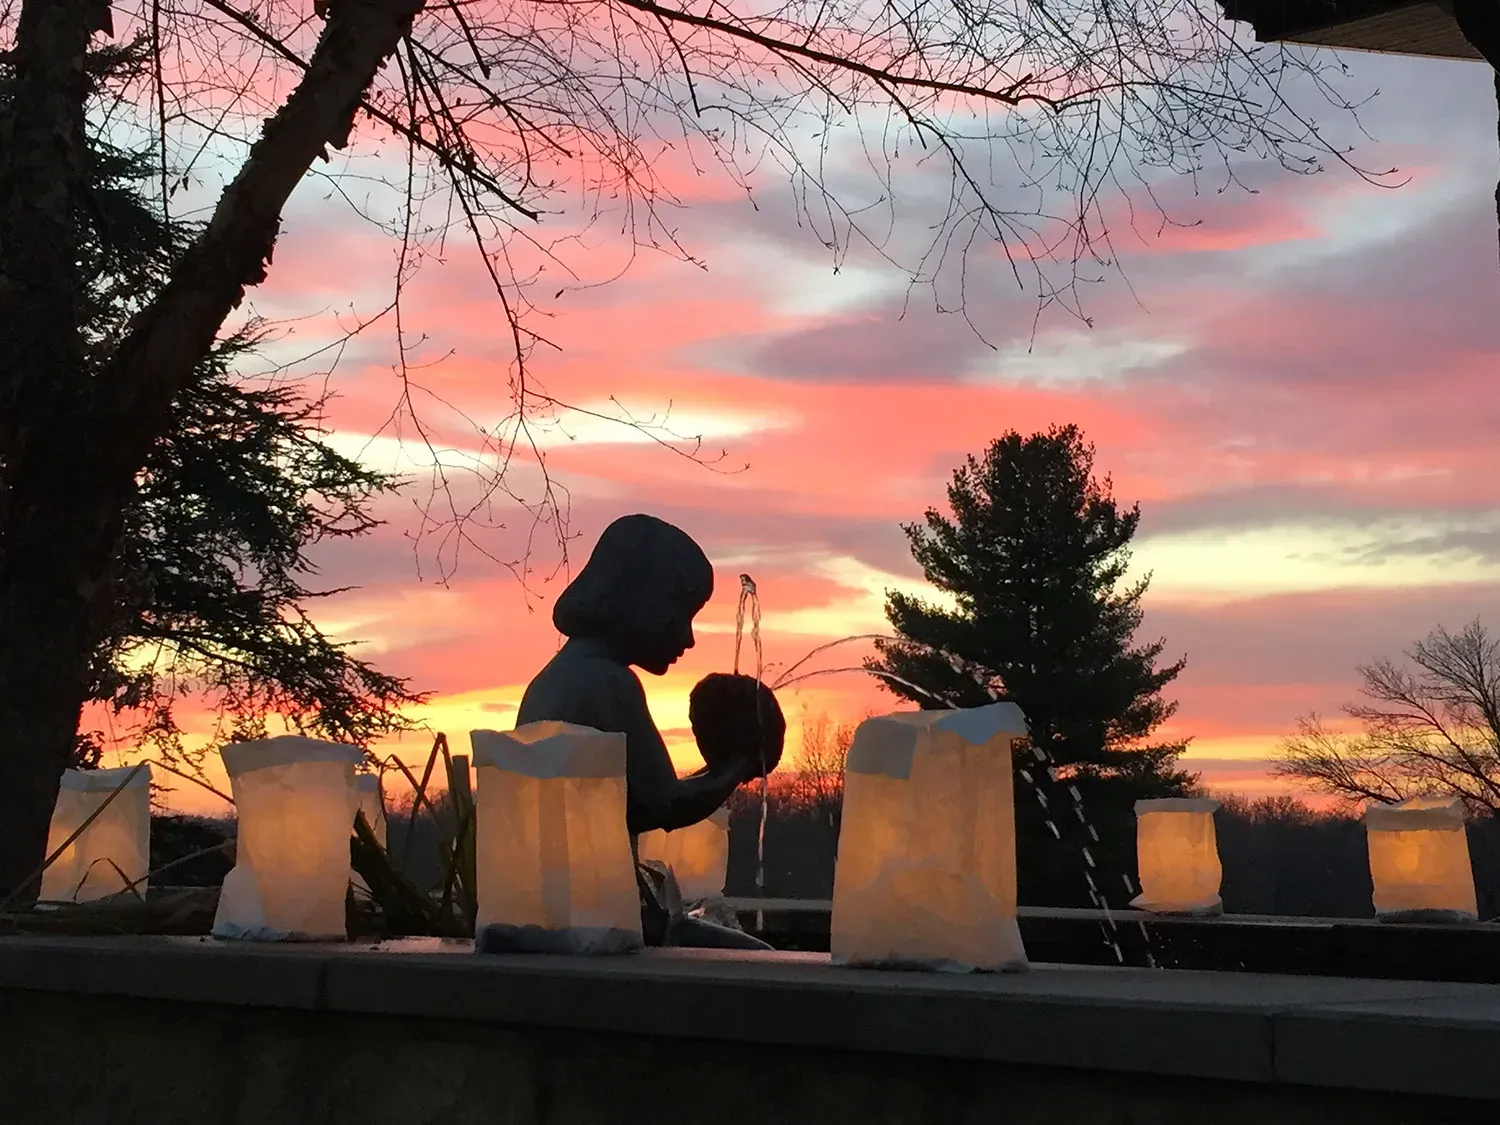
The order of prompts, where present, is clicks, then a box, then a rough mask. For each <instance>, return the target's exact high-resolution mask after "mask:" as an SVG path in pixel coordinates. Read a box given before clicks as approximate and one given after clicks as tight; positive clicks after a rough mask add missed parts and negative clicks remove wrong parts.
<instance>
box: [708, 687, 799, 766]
mask: <svg viewBox="0 0 1500 1125" xmlns="http://www.w3.org/2000/svg"><path fill="white" fill-rule="evenodd" d="M688 721H689V722H690V723H691V724H692V727H693V737H694V738H696V739H697V740H698V750H699V752H700V753H702V755H703V760H704V761H705V762H706V763H708V766H709V768H710V769H719V768H722V767H724V766H727V765H729V764H731V763H732V762H735V761H743V762H748V763H749V765H748V766H747V772H748V774H749V776H750V777H751V778H756V777H760V776H762V774H768V773H770V772H771V771H772V770H774V769H775V768H776V766H777V763H779V762H780V761H781V752H782V749H783V748H784V747H785V745H786V718H785V717H784V716H783V715H782V713H781V705H780V704H779V703H777V702H776V696H775V694H773V693H772V691H771V689H770V688H768V687H766V685H765V684H763V683H761V682H760V681H759V680H757V679H756V678H755V677H754V676H742V675H738V674H731V673H726V672H715V673H713V674H711V675H708V676H705V677H704V678H703V679H702V680H700V681H698V684H697V686H695V687H694V688H693V691H692V694H691V695H690V696H689V697H688Z"/></svg>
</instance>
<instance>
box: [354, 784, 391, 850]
mask: <svg viewBox="0 0 1500 1125" xmlns="http://www.w3.org/2000/svg"><path fill="white" fill-rule="evenodd" d="M354 784H355V789H356V792H357V793H358V795H359V807H358V810H357V811H359V812H362V813H364V814H365V820H366V821H368V822H369V825H370V831H372V832H374V833H375V839H376V841H377V842H378V843H379V844H380V846H381V847H382V848H383V847H385V831H386V828H385V801H384V800H382V798H381V792H380V778H379V777H378V776H377V775H375V774H373V773H362V774H358V775H356V776H355V778H354Z"/></svg>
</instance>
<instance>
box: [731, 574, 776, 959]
mask: <svg viewBox="0 0 1500 1125" xmlns="http://www.w3.org/2000/svg"><path fill="white" fill-rule="evenodd" d="M746 608H748V609H749V610H750V643H751V645H752V646H753V647H754V649H755V683H756V685H757V687H759V685H760V684H761V682H762V681H761V677H762V675H763V674H764V672H765V652H764V650H763V649H762V648H761V643H760V595H759V594H758V593H757V592H756V589H755V579H753V578H751V577H750V576H749V575H748V574H742V575H740V600H739V605H738V607H737V608H736V609H735V611H734V672H735V675H739V671H740V645H741V643H742V641H743V640H744V635H745V610H746ZM760 708H761V703H760V692H759V691H757V692H756V693H755V746H756V751H757V752H758V753H759V754H760V825H759V827H758V828H757V830H756V834H755V897H756V898H758V899H759V898H764V897H765V891H766V819H767V816H768V814H769V810H770V805H771V802H770V782H769V780H768V779H767V777H766V775H767V774H768V773H769V772H770V771H769V770H767V769H766V740H765V717H764V716H763V715H762V714H761V709H760ZM765 928H766V916H765V912H764V911H760V910H757V911H756V912H755V931H756V933H764V932H765Z"/></svg>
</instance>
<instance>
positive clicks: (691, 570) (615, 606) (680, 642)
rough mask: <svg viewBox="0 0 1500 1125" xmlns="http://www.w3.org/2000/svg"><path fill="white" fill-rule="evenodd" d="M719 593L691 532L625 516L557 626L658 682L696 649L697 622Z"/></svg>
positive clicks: (570, 595)
mask: <svg viewBox="0 0 1500 1125" xmlns="http://www.w3.org/2000/svg"><path fill="white" fill-rule="evenodd" d="M713 590H714V572H713V567H712V566H711V565H710V564H709V561H708V559H707V557H706V556H705V555H704V554H703V551H702V549H701V548H700V547H699V546H698V544H696V543H694V542H693V540H692V539H691V538H690V537H689V536H688V535H687V533H686V532H684V531H683V530H682V529H681V528H677V527H673V526H672V525H671V524H669V523H666V522H665V521H663V520H659V519H657V518H655V517H654V516H646V515H633V516H621V517H620V518H619V519H617V520H615V522H614V523H612V524H610V525H609V526H608V527H607V528H605V529H604V533H603V534H602V535H601V536H600V537H599V542H598V543H596V544H595V546H594V551H593V553H592V554H591V555H590V556H589V561H588V563H587V564H586V565H585V566H584V568H583V570H582V571H580V572H579V574H578V577H576V578H575V579H573V581H572V582H571V583H569V584H568V588H567V589H566V590H564V591H563V593H562V596H561V597H559V598H558V600H557V604H556V605H555V606H554V607H553V610H552V620H553V623H554V624H555V625H556V626H557V628H558V631H559V632H561V633H562V634H563V635H564V636H568V637H593V638H598V639H600V640H603V641H605V642H606V643H607V644H608V645H609V648H610V651H611V652H612V653H613V654H614V656H615V658H616V659H618V660H621V661H623V662H624V663H626V664H634V665H635V666H636V667H638V668H640V669H642V670H643V671H646V672H650V673H651V674H652V675H656V676H660V675H662V674H663V673H665V672H666V671H667V669H668V668H670V667H671V666H672V665H673V664H675V663H676V662H677V661H678V660H679V659H681V658H682V655H683V653H685V652H687V650H688V649H690V648H692V647H693V618H694V617H695V616H697V614H698V611H699V610H701V609H702V608H703V607H704V606H705V605H707V604H708V599H709V598H710V597H711V596H712V595H713Z"/></svg>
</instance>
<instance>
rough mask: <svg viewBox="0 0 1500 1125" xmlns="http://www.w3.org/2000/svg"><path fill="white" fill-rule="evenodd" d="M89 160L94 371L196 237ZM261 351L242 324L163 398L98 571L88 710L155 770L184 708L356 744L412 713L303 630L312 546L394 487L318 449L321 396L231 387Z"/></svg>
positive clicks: (96, 63)
mask: <svg viewBox="0 0 1500 1125" xmlns="http://www.w3.org/2000/svg"><path fill="white" fill-rule="evenodd" d="M91 65H92V66H93V67H94V68H95V70H96V71H97V72H98V73H97V75H96V80H97V81H98V82H100V83H101V84H105V85H107V84H108V83H110V82H114V81H122V80H125V79H128V78H129V77H131V76H132V75H133V74H134V73H137V72H138V69H139V67H140V66H141V65H142V57H141V55H140V54H139V53H138V52H137V53H132V51H131V50H130V49H125V50H117V51H112V52H109V53H107V54H106V53H98V54H96V55H95V56H93V57H92V63H91ZM90 161H91V163H90V189H91V198H90V213H91V216H92V219H93V221H92V222H91V223H90V224H88V226H87V235H86V237H85V240H84V242H85V245H84V251H85V254H86V256H87V258H88V265H89V273H90V277H91V279H92V280H91V283H90V285H89V287H88V289H87V291H86V306H85V309H84V317H83V320H84V324H85V333H84V336H85V340H86V344H87V349H88V355H87V362H88V363H90V364H91V365H92V366H93V367H95V368H100V367H102V364H103V363H104V362H105V360H106V359H107V357H108V356H109V355H110V354H111V353H112V351H113V349H114V348H115V347H116V346H117V344H118V342H119V340H120V339H121V338H122V336H123V335H124V333H125V331H126V326H127V324H128V322H129V320H130V318H131V317H132V316H133V315H134V314H135V313H137V312H138V311H139V310H140V309H141V308H142V307H144V305H145V304H147V303H148V302H149V301H150V300H151V299H152V297H153V296H154V295H155V294H156V293H157V292H159V290H160V289H161V287H162V286H163V285H164V284H165V282H166V278H167V276H168V273H169V271H170V269H171V267H172V265H173V264H174V263H175V262H176V260H177V259H178V257H179V256H180V255H181V254H182V252H183V250H184V249H185V248H186V246H187V245H188V242H189V241H190V239H191V238H192V237H193V236H194V235H195V234H196V233H197V226H196V225H195V224H192V223H187V222H183V221H179V220H171V221H168V220H166V219H164V218H163V217H162V215H161V213H160V212H159V211H158V210H155V209H153V207H152V206H151V205H150V204H149V203H148V202H147V201H146V199H145V198H144V196H143V194H142V189H143V186H144V185H145V184H146V183H147V182H148V181H149V180H150V178H151V177H152V176H154V175H155V174H156V173H157V169H156V167H155V165H154V164H153V163H152V162H151V160H150V159H149V158H147V157H146V156H142V155H140V154H137V153H134V152H130V151H126V150H124V149H121V148H119V147H116V146H115V145H113V144H111V143H110V142H109V140H108V139H107V138H106V137H104V136H100V135H96V136H94V137H92V138H91V139H90ZM262 337H263V329H262V328H261V327H259V326H257V325H255V324H251V325H249V326H247V327H245V328H243V329H241V330H240V331H238V332H236V333H234V334H232V335H230V336H228V337H227V338H225V339H222V340H220V341H219V342H218V343H217V344H216V345H215V346H214V348H213V349H212V350H211V351H210V353H209V354H208V356H207V357H206V358H205V359H204V360H203V362H202V363H200V364H199V366H198V368H197V371H196V373H195V377H194V379H193V381H192V382H191V383H190V384H189V386H188V387H187V388H186V389H185V390H183V391H182V392H181V393H180V394H179V395H178V396H177V398H176V400H175V401H174V403H173V406H172V410H171V418H170V423H169V425H168V426H167V428H166V430H165V432H164V433H163V435H162V436H161V437H160V438H159V439H158V440H157V442H156V443H155V445H154V447H153V449H152V452H151V456H150V459H149V462H148V464H147V465H146V467H145V469H144V471H143V472H141V473H140V474H139V475H138V477H137V482H136V483H137V487H136V492H135V495H134V497H133V498H132V500H131V502H130V503H129V505H128V506H127V509H126V513H125V521H124V525H125V530H124V536H123V540H122V543H121V545H120V547H119V549H118V551H117V552H116V556H115V560H114V564H113V567H112V574H111V595H112V596H111V598H110V599H109V605H110V611H109V613H108V615H107V617H106V618H105V619H104V620H102V621H101V622H100V625H99V641H98V644H97V647H96V649H95V652H94V657H93V661H92V670H91V677H90V679H91V687H90V698H91V699H92V700H94V701H97V702H104V703H106V704H108V705H109V706H110V707H111V708H112V710H113V712H114V713H115V714H117V715H123V716H125V717H126V718H127V719H128V720H130V721H132V722H133V723H134V724H135V725H136V733H137V734H138V736H139V737H140V738H141V739H142V740H143V741H146V742H148V743H151V744H153V745H154V746H155V748H157V749H158V750H160V751H163V752H165V753H166V754H167V755H168V756H174V755H180V754H181V747H180V743H179V741H178V734H179V731H178V726H177V723H176V720H175V717H174V713H173V712H174V704H175V703H176V702H177V701H178V700H179V699H181V698H182V697H183V696H184V695H188V694H196V695H199V696H200V697H202V696H206V697H208V698H209V700H210V701H211V702H212V704H213V705H214V706H215V707H216V708H217V709H218V710H219V711H220V712H221V713H223V714H224V715H226V716H227V717H229V718H230V719H231V721H232V723H233V725H234V726H235V727H236V728H237V730H239V731H241V732H243V733H250V734H254V733H257V732H258V731H259V730H260V729H261V726H262V724H263V721H264V719H265V717H266V716H267V715H269V714H280V715H282V716H283V717H285V718H286V719H288V720H289V721H291V722H292V724H293V725H295V726H297V727H298V728H301V729H307V730H311V731H316V732H319V733H322V734H324V735H327V736H328V737H332V738H335V739H339V740H345V741H352V742H360V743H362V742H365V741H368V740H369V739H370V738H371V737H373V736H375V735H378V734H380V733H382V732H384V731H389V730H392V729H396V728H399V727H401V726H402V725H403V722H402V718H401V708H402V706H403V705H405V704H407V703H410V702H414V701H415V700H417V699H418V698H419V696H417V695H416V694H414V693H413V692H411V691H410V690H409V688H408V686H407V682H406V681H405V680H402V679H400V678H398V677H394V676H390V675H387V674H385V673H383V672H381V671H379V670H378V669H377V668H375V667H374V666H373V665H371V664H370V663H368V662H366V661H363V660H359V659H357V658H355V657H354V656H353V655H352V653H351V652H350V650H349V648H348V647H347V646H346V645H344V644H341V643H338V642H335V641H333V640H331V639H330V638H328V637H327V636H326V635H325V634H324V633H323V632H322V631H321V630H320V629H319V628H318V627H317V626H316V625H315V624H313V622H312V621H311V620H310V619H309V617H308V615H307V611H306V607H307V604H308V603H309V602H310V601H312V600H314V599H317V598H320V597H324V596H326V595H328V594H330V593H334V592H337V591H333V590H320V589H316V588H315V587H314V586H313V585H312V584H311V579H312V578H313V577H314V575H315V568H314V566H313V564H312V562H311V560H310V559H309V557H308V551H309V549H310V548H312V547H313V546H314V545H315V544H317V543H319V542H321V541H324V540H327V539H332V538H341V537H352V536H359V535H362V534H365V533H366V532H368V531H370V530H371V529H372V528H374V527H375V526H376V525H377V521H376V520H375V519H374V517H373V516H372V515H371V512H370V508H371V505H372V503H373V501H374V500H375V499H376V498H377V497H378V496H380V495H381V494H382V493H385V492H388V491H390V490H392V489H394V488H395V487H396V486H397V484H398V482H397V480H396V479H395V478H392V477H390V476H387V475H385V474H382V473H378V472H374V471H372V470H370V469H367V468H366V467H364V466H363V465H361V464H360V463H358V462H357V461H354V460H352V459H350V458H347V457H345V456H343V455H342V454H340V453H338V452H337V451H336V450H335V449H333V448H332V447H331V446H330V445H329V444H328V443H327V441H326V435H325V433H324V432H323V431H322V429H321V428H320V424H319V422H320V418H321V415H322V411H323V407H324V400H323V399H322V398H309V397H306V396H305V395H304V394H303V393H302V391H301V389H300V388H299V387H298V386H297V385H296V384H292V383H286V382H277V381H275V380H273V379H266V380H259V381H252V380H249V379H246V378H243V377H241V376H240V375H239V374H237V367H238V366H241V365H242V364H243V361H244V360H245V359H246V358H247V357H248V356H249V354H250V353H252V352H253V350H254V349H255V347H256V345H257V344H258V343H259V342H260V341H261V340H262ZM103 741H104V735H103V734H102V732H99V731H85V732H82V733H81V734H80V740H79V749H78V754H77V757H78V758H79V759H80V760H82V761H83V762H85V763H87V762H88V760H89V759H90V758H93V759H94V760H97V755H98V751H99V748H100V746H101V745H102V743H103Z"/></svg>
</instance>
